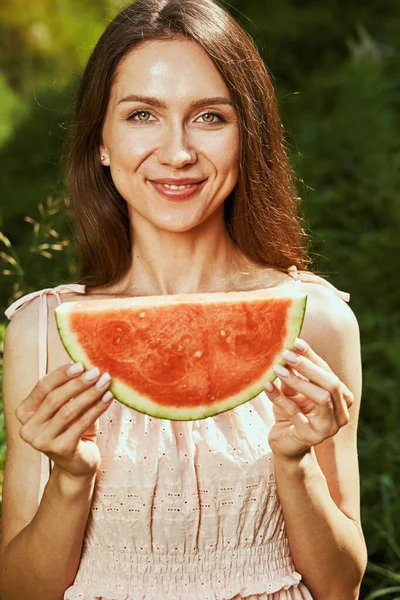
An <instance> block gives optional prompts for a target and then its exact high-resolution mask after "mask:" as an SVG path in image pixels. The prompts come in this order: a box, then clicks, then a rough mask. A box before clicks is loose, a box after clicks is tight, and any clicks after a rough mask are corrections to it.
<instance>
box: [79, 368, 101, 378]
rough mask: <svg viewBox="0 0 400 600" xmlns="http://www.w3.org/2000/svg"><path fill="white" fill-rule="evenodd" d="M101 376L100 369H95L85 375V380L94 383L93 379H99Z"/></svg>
mask: <svg viewBox="0 0 400 600" xmlns="http://www.w3.org/2000/svg"><path fill="white" fill-rule="evenodd" d="M99 375H100V371H99V369H98V368H97V367H93V369H90V370H89V371H87V372H86V373H85V374H84V376H83V379H84V380H85V381H92V380H93V379H96V377H98V376H99Z"/></svg>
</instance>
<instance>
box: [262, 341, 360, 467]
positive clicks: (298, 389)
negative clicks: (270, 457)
mask: <svg viewBox="0 0 400 600" xmlns="http://www.w3.org/2000/svg"><path fill="white" fill-rule="evenodd" d="M301 342H303V344H304V346H305V350H304V351H299V350H296V349H295V348H293V349H292V351H291V353H289V355H288V354H287V351H285V352H284V353H283V354H282V356H283V358H284V359H285V361H286V363H287V369H286V370H287V371H288V373H289V376H288V377H285V376H283V373H278V372H277V370H275V372H276V374H277V375H278V376H279V380H278V381H279V382H280V386H278V385H276V383H272V384H271V385H272V386H273V391H269V390H268V389H267V384H266V385H265V392H266V394H267V395H268V398H269V399H270V400H271V402H272V403H273V410H274V416H275V425H274V426H273V427H272V429H271V431H270V434H269V437H268V441H269V445H270V448H271V450H272V452H273V454H275V455H278V456H280V457H282V458H284V459H288V460H291V459H296V458H300V457H302V456H303V455H305V454H306V453H307V452H309V450H310V449H311V447H312V446H316V445H317V444H320V443H321V442H323V441H324V440H326V439H327V438H329V437H332V436H333V435H335V434H336V433H337V432H338V431H339V429H340V428H341V427H343V425H346V424H347V423H348V422H349V420H350V415H349V411H348V409H349V407H350V406H351V405H352V404H353V402H354V396H353V394H352V393H351V392H350V390H349V389H348V388H347V387H346V386H345V384H344V383H343V382H342V381H341V380H340V379H339V377H337V375H335V374H334V373H333V371H332V369H331V368H330V367H329V365H328V364H327V363H326V362H325V361H324V360H323V359H322V358H321V357H320V356H319V355H318V354H317V353H316V352H314V351H313V350H312V348H311V347H310V346H309V344H307V343H306V342H305V341H304V340H301ZM290 354H293V356H294V357H295V358H297V361H291V360H290ZM279 367H280V365H279ZM279 367H278V370H279ZM280 368H282V367H280Z"/></svg>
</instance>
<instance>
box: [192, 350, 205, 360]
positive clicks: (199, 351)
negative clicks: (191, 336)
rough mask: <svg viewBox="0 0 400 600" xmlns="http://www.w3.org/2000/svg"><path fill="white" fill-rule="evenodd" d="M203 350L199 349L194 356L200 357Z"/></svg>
mask: <svg viewBox="0 0 400 600" xmlns="http://www.w3.org/2000/svg"><path fill="white" fill-rule="evenodd" d="M202 354H203V352H202V351H201V350H197V352H195V353H194V354H193V356H195V357H196V358H200V357H201V356H202Z"/></svg>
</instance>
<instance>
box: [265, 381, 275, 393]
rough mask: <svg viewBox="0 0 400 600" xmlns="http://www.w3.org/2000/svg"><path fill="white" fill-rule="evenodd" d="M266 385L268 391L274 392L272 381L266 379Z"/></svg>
mask: <svg viewBox="0 0 400 600" xmlns="http://www.w3.org/2000/svg"><path fill="white" fill-rule="evenodd" d="M264 387H265V389H266V390H267V392H273V391H274V386H273V385H272V383H271V382H270V381H266V382H265V383H264Z"/></svg>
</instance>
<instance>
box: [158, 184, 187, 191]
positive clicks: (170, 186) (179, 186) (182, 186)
mask: <svg viewBox="0 0 400 600" xmlns="http://www.w3.org/2000/svg"><path fill="white" fill-rule="evenodd" d="M163 185H164V186H165V187H166V188H168V189H169V190H185V189H186V188H189V187H192V185H193V183H189V184H188V185H172V184H169V183H163Z"/></svg>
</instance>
